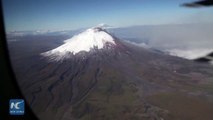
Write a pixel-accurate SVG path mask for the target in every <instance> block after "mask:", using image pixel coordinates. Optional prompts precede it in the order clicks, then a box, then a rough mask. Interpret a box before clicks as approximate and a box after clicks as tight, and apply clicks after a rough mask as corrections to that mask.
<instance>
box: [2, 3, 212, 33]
mask: <svg viewBox="0 0 213 120" xmlns="http://www.w3.org/2000/svg"><path fill="white" fill-rule="evenodd" d="M191 1H194V0H3V12H4V16H5V24H6V30H7V31H13V30H17V31H22V30H72V29H78V28H84V27H91V26H95V25H97V24H99V23H106V24H109V25H112V26H117V27H123V26H131V25H153V24H179V23H194V22H211V21H213V14H212V13H213V8H211V7H210V8H199V9H194V8H185V7H180V4H182V3H185V2H191Z"/></svg>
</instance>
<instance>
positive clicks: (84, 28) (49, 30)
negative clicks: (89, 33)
mask: <svg viewBox="0 0 213 120" xmlns="http://www.w3.org/2000/svg"><path fill="white" fill-rule="evenodd" d="M97 25H98V24H97ZM97 25H94V26H88V27H82V28H77V29H58V30H51V29H35V30H11V31H5V32H6V33H12V32H36V31H37V32H39V31H40V32H42V31H46V32H59V31H77V30H86V29H89V28H92V27H95V26H97ZM107 25H109V24H107ZM167 25H171V26H173V25H213V22H208V23H174V24H172V23H168V24H166V23H165V24H145V25H144V24H135V25H129V26H112V29H113V28H128V27H139V26H141V27H142V26H167ZM110 26H111V25H110Z"/></svg>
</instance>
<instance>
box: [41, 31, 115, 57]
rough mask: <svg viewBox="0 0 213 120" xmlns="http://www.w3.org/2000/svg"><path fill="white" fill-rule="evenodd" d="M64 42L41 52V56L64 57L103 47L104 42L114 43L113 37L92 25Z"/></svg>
mask: <svg viewBox="0 0 213 120" xmlns="http://www.w3.org/2000/svg"><path fill="white" fill-rule="evenodd" d="M64 42H65V43H64V44H63V45H61V46H59V47H57V48H55V49H53V50H50V51H47V52H45V53H41V55H42V56H50V57H51V56H54V57H55V58H54V59H56V60H60V59H63V58H66V57H67V56H66V54H67V53H72V54H73V55H75V54H77V53H79V52H81V51H85V52H89V51H90V50H91V49H94V48H96V49H103V48H104V46H105V45H106V44H109V45H116V43H115V41H114V38H113V37H112V36H111V35H110V34H109V33H107V32H106V31H105V30H104V29H102V28H101V27H93V28H90V29H87V30H86V31H84V32H82V33H80V34H78V35H75V36H73V37H72V38H70V39H68V40H65V41H64Z"/></svg>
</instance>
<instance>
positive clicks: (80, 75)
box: [19, 30, 213, 120]
mask: <svg viewBox="0 0 213 120" xmlns="http://www.w3.org/2000/svg"><path fill="white" fill-rule="evenodd" d="M101 31H102V30H101ZM103 32H104V31H103ZM79 35H82V34H79ZM108 35H110V34H108ZM110 36H111V37H109V38H113V41H114V43H113V44H112V45H111V44H110V46H107V44H105V43H104V44H103V46H102V47H100V49H99V48H98V47H94V46H96V45H97V44H95V43H96V42H95V43H94V44H95V45H94V44H92V46H90V48H91V49H90V50H89V51H85V49H84V50H82V51H79V52H76V53H75V54H73V53H72V52H73V51H72V50H73V49H71V53H70V51H68V53H67V51H66V50H67V49H63V51H64V50H65V51H66V52H65V54H61V53H60V54H58V52H56V53H57V54H55V53H54V52H52V53H54V54H51V55H47V56H40V58H41V59H36V60H37V62H36V64H35V65H34V66H33V67H31V68H29V69H28V70H26V72H25V74H24V75H23V77H21V78H19V80H20V81H22V82H20V83H21V84H20V86H21V89H22V91H23V94H24V95H25V96H26V99H27V102H28V103H29V104H30V105H31V107H32V109H33V111H34V112H35V113H36V114H37V115H38V117H39V118H40V119H44V120H45V119H53V120H59V119H61V120H90V119H91V120H105V119H106V120H107V119H110V120H130V119H134V120H141V119H143V120H162V119H165V120H171V119H172V120H179V119H181V120H189V119H194V120H199V119H200V118H201V119H205V120H210V119H211V118H212V117H213V116H212V111H213V103H212V102H211V101H212V100H213V97H212V95H213V88H212V86H213V83H212V80H213V67H211V66H208V65H207V64H200V63H196V62H193V61H189V60H185V59H181V58H178V57H173V56H169V55H165V54H162V53H161V52H158V51H154V50H151V49H145V48H142V47H139V46H135V45H133V44H130V43H128V42H124V41H122V40H119V39H118V38H116V37H114V36H112V35H110ZM95 38H96V37H95ZM104 38H105V37H104ZM78 40H79V39H78ZM80 40H81V39H80ZM84 40H85V41H86V40H87V39H84ZM98 40H102V39H98ZM107 40H108V39H107ZM85 41H84V43H85ZM92 41H93V40H92ZM69 42H71V43H72V40H71V41H67V42H65V44H63V45H61V46H59V47H57V48H62V46H64V45H66V47H68V44H67V43H69ZM71 43H70V45H71V46H72V44H71ZM86 43H87V42H86ZM97 46H98V45H97ZM104 46H106V47H104ZM57 48H55V49H53V50H56V49H57ZM63 48H64V47H63ZM68 48H69V47H68ZM50 51H52V50H50ZM46 53H48V52H46ZM58 55H59V56H60V57H58ZM64 56H66V57H65V58H66V59H64ZM59 58H60V59H59ZM61 58H62V59H61ZM49 60H52V61H51V62H50V61H49ZM201 96H202V97H201ZM172 98H175V99H172ZM170 101H171V102H170ZM189 103H190V104H189ZM173 106H174V107H173ZM181 108H184V109H181ZM189 108H193V109H191V110H190V112H189ZM197 112H204V113H205V114H204V115H197V114H196V113H197ZM187 113H189V114H187Z"/></svg>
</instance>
